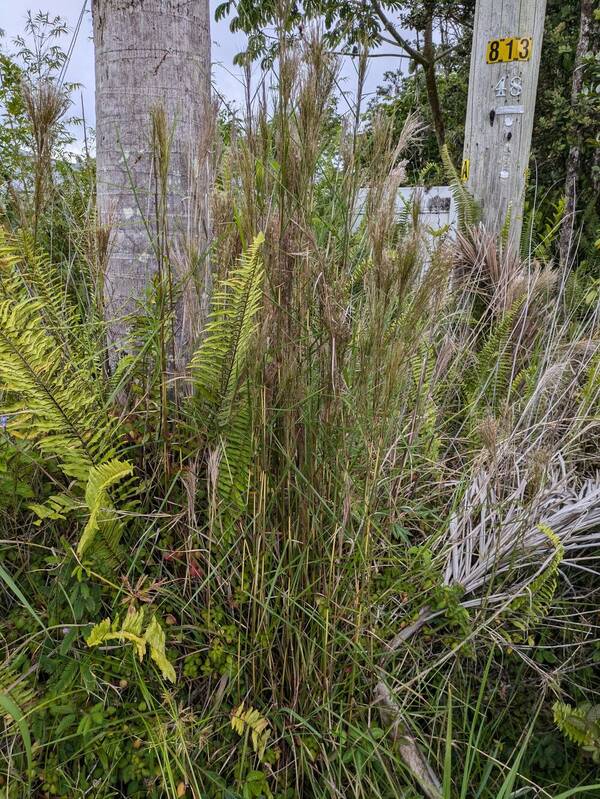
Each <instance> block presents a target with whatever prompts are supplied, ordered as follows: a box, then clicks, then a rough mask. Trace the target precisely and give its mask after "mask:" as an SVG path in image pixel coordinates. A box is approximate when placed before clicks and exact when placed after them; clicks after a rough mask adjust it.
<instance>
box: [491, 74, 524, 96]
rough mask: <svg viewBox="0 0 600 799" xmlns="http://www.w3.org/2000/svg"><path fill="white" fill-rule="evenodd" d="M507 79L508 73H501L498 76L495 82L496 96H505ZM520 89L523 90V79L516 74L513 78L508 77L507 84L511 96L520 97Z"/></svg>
mask: <svg viewBox="0 0 600 799" xmlns="http://www.w3.org/2000/svg"><path fill="white" fill-rule="evenodd" d="M507 81H508V75H503V76H502V77H501V78H500V80H499V81H498V83H497V84H496V97H506V83H507ZM522 91H523V81H522V80H521V78H520V77H519V76H518V75H516V76H515V77H514V78H511V79H510V83H509V84H508V92H509V94H510V96H511V97H520V96H521V92H522Z"/></svg>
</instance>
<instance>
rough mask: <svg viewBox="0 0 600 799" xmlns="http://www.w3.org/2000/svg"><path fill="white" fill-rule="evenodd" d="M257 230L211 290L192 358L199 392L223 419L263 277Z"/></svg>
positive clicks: (245, 350) (243, 355)
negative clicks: (206, 316) (205, 321)
mask: <svg viewBox="0 0 600 799" xmlns="http://www.w3.org/2000/svg"><path fill="white" fill-rule="evenodd" d="M263 242H264V235H263V234H262V233H259V234H258V235H257V236H256V237H255V239H254V241H253V242H252V244H251V246H250V247H249V248H248V249H247V250H246V251H244V253H243V254H242V256H241V258H240V261H239V264H238V266H237V268H236V269H234V270H233V271H232V273H231V274H230V275H229V277H228V278H226V279H225V280H223V281H222V282H221V285H220V286H219V288H218V289H217V290H216V291H215V292H214V295H213V300H212V310H211V313H210V317H209V321H208V324H207V326H206V331H205V335H204V339H203V341H202V343H201V345H200V347H199V348H198V350H197V351H196V352H195V353H194V355H193V357H192V362H191V368H192V376H193V380H194V386H195V388H196V391H197V393H198V396H199V397H200V398H201V399H202V400H204V401H205V402H206V403H207V404H208V405H209V406H210V407H212V408H213V409H214V411H216V413H217V415H218V419H219V422H220V423H223V422H226V421H227V417H228V413H229V410H230V408H231V403H232V400H233V397H234V394H235V391H236V388H237V381H238V380H239V377H240V374H241V372H242V369H243V366H244V363H245V358H246V355H247V353H248V348H249V345H250V340H251V336H252V333H253V331H254V326H255V317H256V314H257V312H258V309H259V307H260V302H261V298H262V284H263V277H264V269H263V262H262V259H261V256H260V248H261V246H262V244H263Z"/></svg>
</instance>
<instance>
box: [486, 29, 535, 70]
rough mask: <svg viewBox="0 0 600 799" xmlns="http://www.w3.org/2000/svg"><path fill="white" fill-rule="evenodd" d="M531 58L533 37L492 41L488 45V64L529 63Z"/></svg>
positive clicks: (512, 37)
mask: <svg viewBox="0 0 600 799" xmlns="http://www.w3.org/2000/svg"><path fill="white" fill-rule="evenodd" d="M530 58H531V36H521V37H517V36H508V37H507V38H505V39H491V40H490V41H489V42H488V43H487V48H486V56H485V60H486V61H487V63H488V64H499V63H503V62H506V61H529V59H530Z"/></svg>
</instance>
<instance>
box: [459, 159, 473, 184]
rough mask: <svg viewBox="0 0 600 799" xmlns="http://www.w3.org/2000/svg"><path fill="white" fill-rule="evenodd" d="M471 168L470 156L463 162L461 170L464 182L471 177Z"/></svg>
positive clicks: (461, 177)
mask: <svg viewBox="0 0 600 799" xmlns="http://www.w3.org/2000/svg"><path fill="white" fill-rule="evenodd" d="M470 170H471V161H470V160H469V159H468V158H465V160H464V161H463V162H462V169H461V170H460V179H461V180H462V182H463V183H466V181H467V180H468V179H469V172H470Z"/></svg>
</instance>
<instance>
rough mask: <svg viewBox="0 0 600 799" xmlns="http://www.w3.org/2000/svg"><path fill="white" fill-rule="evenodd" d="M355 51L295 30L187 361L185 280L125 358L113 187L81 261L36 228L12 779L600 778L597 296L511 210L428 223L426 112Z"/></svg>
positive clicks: (20, 394)
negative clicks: (429, 235)
mask: <svg viewBox="0 0 600 799" xmlns="http://www.w3.org/2000/svg"><path fill="white" fill-rule="evenodd" d="M337 82H338V71H337V65H336V62H335V61H334V60H332V58H331V56H330V55H328V54H327V52H326V50H325V49H324V48H323V46H322V44H321V43H320V42H319V41H318V40H317V39H314V40H311V41H309V42H308V43H307V44H306V45H305V46H303V47H302V48H298V49H294V48H290V47H289V46H287V45H286V44H285V43H284V42H282V48H281V53H280V58H279V61H278V79H277V82H276V83H275V84H274V87H273V92H272V95H271V96H270V97H269V96H268V94H267V91H266V90H265V92H264V93H261V92H258V93H257V94H258V97H259V98H262V99H259V100H258V101H257V104H256V105H255V106H250V107H248V109H247V111H246V115H245V118H244V120H243V121H242V122H232V123H231V124H229V125H222V126H221V134H222V135H221V136H220V137H219V140H218V141H216V142H215V147H214V150H215V160H216V167H215V185H214V191H213V209H212V215H213V224H214V231H213V232H214V243H213V247H212V250H211V253H210V258H211V260H212V263H213V264H214V270H215V275H214V290H213V294H212V304H211V310H210V314H209V319H208V322H207V324H206V326H205V328H204V331H203V333H202V334H201V336H200V338H199V340H198V342H197V345H196V348H195V351H194V354H193V356H192V357H191V359H190V363H189V368H188V370H187V372H186V377H185V383H186V385H185V386H184V385H183V384H182V379H181V377H178V379H177V380H176V381H171V382H169V381H168V380H167V382H166V383H165V379H166V378H165V372H164V370H163V369H162V368H161V364H163V362H164V352H165V350H167V351H168V350H169V348H170V347H171V346H172V344H173V342H172V341H169V340H168V337H169V335H170V334H169V331H170V330H172V328H173V325H172V319H171V315H172V310H171V309H172V303H165V302H158V301H156V297H155V295H154V294H153V295H152V296H151V298H150V300H149V301H148V302H140V305H139V309H138V312H137V313H136V315H135V317H134V318H132V319H131V320H129V321H130V325H129V327H130V330H131V341H130V343H129V344H128V346H127V348H126V349H125V351H124V352H123V353H114V352H113V353H111V354H110V358H107V353H106V351H105V348H104V345H103V336H102V334H101V333H102V322H101V321H100V319H99V312H98V304H99V303H98V286H99V285H100V286H101V279H102V276H101V266H102V263H103V254H105V252H106V247H107V235H108V234H107V233H106V231H103V230H97V229H96V228H95V227H94V223H93V213H92V212H91V211H90V218H89V220H88V221H87V227H86V228H81V229H72V230H71V231H70V235H72V236H73V239H74V240H76V241H77V242H78V247H77V251H76V252H77V255H76V266H74V268H72V269H69V270H65V268H64V262H63V260H62V259H61V258H60V257H55V256H53V255H52V253H51V254H50V255H46V254H44V252H43V251H42V249H41V248H40V246H39V243H38V242H39V240H44V239H43V237H40V235H39V231H37V230H36V232H35V233H32V232H31V231H27V230H20V229H17V227H16V226H15V225H14V224H13V225H12V226H10V225H8V224H7V225H5V226H4V227H3V228H2V233H1V238H0V386H1V389H0V390H1V399H2V416H1V426H2V429H1V431H0V495H1V498H2V503H1V505H2V506H1V510H0V513H1V519H2V541H1V542H0V584H1V602H2V610H3V619H4V622H3V627H2V634H3V638H2V662H1V665H0V689H1V691H2V693H1V694H0V709H1V712H2V717H3V721H2V724H3V732H2V739H1V744H0V745H1V747H2V754H3V756H2V759H1V762H0V775H1V776H0V780H1V781H2V786H1V788H0V795H2V796H6V797H7V798H8V797H11V799H12V797H25V796H52V797H69V799H71V797H84V796H94V797H99V798H100V797H112V796H115V797H116V796H127V797H146V796H149V797H167V796H168V797H171V796H172V797H177V796H194V797H197V799H200V797H202V798H203V799H204V797H211V798H212V797H215V799H216V798H218V799H226V797H227V798H228V799H232V798H233V797H243V798H244V799H251V798H252V797H256V798H257V799H258V797H265V798H266V799H272V798H273V797H277V799H292V797H315V799H325V797H328V798H330V797H331V798H333V797H335V798H338V797H357V799H363V798H364V799H369V798H370V797H386V798H387V797H389V799H392V798H393V797H394V798H395V797H405V799H409V798H411V797H422V796H424V797H429V798H430V799H467V797H481V799H508V797H513V796H536V797H555V799H559V798H560V797H564V799H566V797H567V796H573V795H575V794H576V793H579V794H580V795H582V796H593V795H595V793H594V792H596V791H598V789H599V786H600V779H599V778H598V776H597V771H595V766H594V756H596V757H597V756H599V754H598V753H599V752H600V743H599V741H600V735H598V734H597V733H598V730H597V724H598V722H597V718H598V716H597V714H595V711H594V710H593V708H594V706H595V705H597V704H598V700H597V698H596V692H597V690H598V687H599V686H598V678H597V674H596V673H595V671H594V663H595V662H596V661H597V659H598V652H599V650H598V647H597V644H596V640H597V639H598V635H597V631H598V614H597V606H598V605H597V603H598V595H599V590H598V589H599V581H598V571H597V570H598V563H597V559H598V554H597V553H598V543H599V539H600V481H599V479H598V467H599V463H598V446H597V445H598V430H599V428H598V399H599V392H600V375H599V364H600V362H599V359H598V348H597V340H598V313H597V309H590V307H589V305H582V304H581V303H580V302H579V300H578V293H577V291H574V290H573V289H572V281H571V279H570V277H569V276H568V275H566V274H564V273H562V272H560V271H558V270H556V269H555V268H554V267H553V265H552V264H548V263H538V262H536V261H532V260H527V261H521V260H520V259H519V258H517V257H516V256H515V255H513V254H511V253H507V252H505V251H503V250H502V248H501V247H500V248H499V247H498V244H497V242H496V241H495V240H494V239H493V238H492V237H491V236H490V235H489V234H487V233H486V232H485V231H483V230H481V229H480V228H478V227H474V226H468V225H465V226H464V227H463V229H462V231H461V233H460V235H459V236H458V239H457V241H456V242H454V243H451V242H446V243H444V244H442V245H440V246H439V247H438V248H437V249H436V250H435V251H433V252H432V253H429V254H427V252H426V248H425V243H424V240H425V237H424V231H422V230H421V228H420V225H419V220H418V214H417V213H416V212H415V213H414V214H412V218H411V219H406V220H403V221H402V222H401V223H398V221H397V219H396V216H395V198H396V193H397V189H398V187H399V186H400V185H401V184H402V183H403V181H404V180H405V159H406V158H407V157H408V154H409V152H410V148H411V146H412V144H413V143H414V141H415V139H416V138H417V137H418V136H419V134H420V125H419V122H418V120H416V119H413V118H411V117H409V118H408V119H407V120H406V122H405V125H404V129H403V131H402V134H401V136H400V138H399V139H396V140H394V138H393V136H392V127H391V124H390V123H389V121H388V120H387V119H386V118H385V117H375V119H374V120H373V123H372V126H371V127H370V129H369V130H368V131H366V132H359V129H358V127H357V126H354V127H353V126H352V125H346V124H345V123H343V122H340V119H339V117H338V115H337V112H336V108H335V88H336V85H337ZM250 94H251V92H250V91H249V92H248V95H249V96H250ZM40 185H41V184H40ZM44 185H48V184H44ZM359 186H364V187H368V197H367V200H366V204H365V208H364V213H363V214H362V216H360V218H359V217H358V216H357V209H356V201H355V198H356V194H357V187H359ZM460 201H461V202H464V203H468V202H469V199H468V197H466V196H465V197H462V199H461V200H460ZM473 213H474V212H473V209H468V208H464V209H463V218H464V219H467V220H468V219H471V218H472V217H473ZM42 224H43V220H42V221H40V223H39V224H38V227H39V225H42ZM40 275H44V279H43V280H40ZM159 284H160V281H159V280H157V281H156V282H155V286H154V288H153V289H152V291H154V292H160V290H161V286H160V285H159ZM90 287H92V288H91V289H90ZM170 290H171V289H170ZM177 290H178V287H177V286H174V287H172V291H174V292H177ZM109 362H112V363H115V364H116V365H115V367H114V369H112V370H108V368H107V363H109ZM584 706H585V707H584ZM553 707H554V709H553ZM582 708H583V709H582ZM555 718H556V719H557V721H556V722H555ZM573 730H575V731H576V732H577V731H578V734H576V732H573ZM563 731H566V733H567V735H568V737H565V736H564V735H563ZM569 734H570V735H569ZM580 745H581V747H580Z"/></svg>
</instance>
